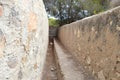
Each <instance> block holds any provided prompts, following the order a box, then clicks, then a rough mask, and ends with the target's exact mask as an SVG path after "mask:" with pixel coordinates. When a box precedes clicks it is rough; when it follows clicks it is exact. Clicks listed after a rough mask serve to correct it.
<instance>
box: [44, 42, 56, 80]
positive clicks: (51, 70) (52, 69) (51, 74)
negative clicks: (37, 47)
mask: <svg viewBox="0 0 120 80" xmlns="http://www.w3.org/2000/svg"><path fill="white" fill-rule="evenodd" d="M53 47H54V45H53V42H50V43H49V46H48V51H47V57H46V62H45V67H44V70H43V77H42V80H58V77H57V69H56V64H55V56H54V53H53V52H54V51H53V50H54V49H53Z"/></svg>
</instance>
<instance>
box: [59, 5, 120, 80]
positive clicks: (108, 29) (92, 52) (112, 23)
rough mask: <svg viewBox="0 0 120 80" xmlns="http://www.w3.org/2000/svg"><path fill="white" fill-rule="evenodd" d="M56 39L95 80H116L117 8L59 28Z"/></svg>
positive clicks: (119, 51) (119, 57) (119, 72)
mask: <svg viewBox="0 0 120 80" xmlns="http://www.w3.org/2000/svg"><path fill="white" fill-rule="evenodd" d="M58 38H59V40H60V42H61V43H62V44H63V45H64V46H65V48H66V49H68V50H69V51H70V52H71V53H72V54H73V55H74V57H75V58H76V59H77V60H78V61H79V63H80V64H82V65H84V68H86V69H87V70H89V71H90V72H91V73H92V74H93V75H94V76H95V77H96V78H97V79H98V80H120V6H119V7H116V8H114V9H112V10H109V11H107V12H104V13H101V14H98V15H94V16H91V17H88V18H85V19H83V20H80V21H76V22H73V23H71V24H67V25H64V26H62V27H60V29H59V31H58Z"/></svg>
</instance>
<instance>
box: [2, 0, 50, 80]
mask: <svg viewBox="0 0 120 80" xmlns="http://www.w3.org/2000/svg"><path fill="white" fill-rule="evenodd" d="M47 45H48V20H47V15H46V12H45V9H44V5H43V2H42V0H0V80H41V79H40V78H41V73H42V69H43V64H44V60H45V56H46V50H47Z"/></svg>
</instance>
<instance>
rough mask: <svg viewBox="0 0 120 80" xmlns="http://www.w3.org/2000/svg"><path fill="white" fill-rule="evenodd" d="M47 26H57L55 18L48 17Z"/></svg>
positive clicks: (57, 22)
mask: <svg viewBox="0 0 120 80" xmlns="http://www.w3.org/2000/svg"><path fill="white" fill-rule="evenodd" d="M49 26H50V27H58V26H59V21H58V20H56V19H52V18H49Z"/></svg>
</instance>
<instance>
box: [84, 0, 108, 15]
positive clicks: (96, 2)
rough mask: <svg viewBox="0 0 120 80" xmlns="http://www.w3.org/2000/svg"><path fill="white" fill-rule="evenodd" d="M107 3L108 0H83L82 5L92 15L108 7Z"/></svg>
mask: <svg viewBox="0 0 120 80" xmlns="http://www.w3.org/2000/svg"><path fill="white" fill-rule="evenodd" d="M108 4H109V2H108V0H85V1H84V2H83V7H84V9H86V10H88V11H89V12H90V13H91V15H94V14H98V13H100V12H103V11H105V10H106V9H107V8H108Z"/></svg>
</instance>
